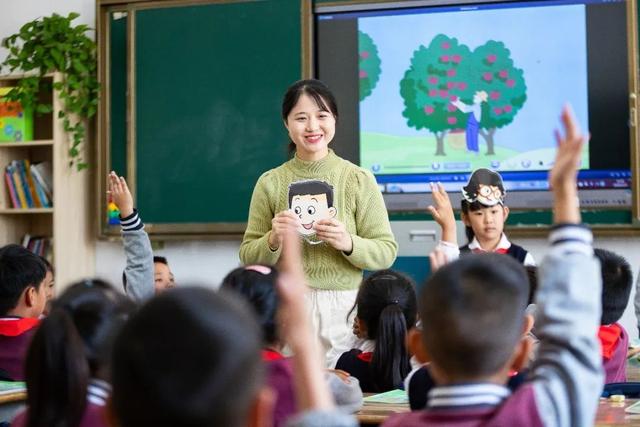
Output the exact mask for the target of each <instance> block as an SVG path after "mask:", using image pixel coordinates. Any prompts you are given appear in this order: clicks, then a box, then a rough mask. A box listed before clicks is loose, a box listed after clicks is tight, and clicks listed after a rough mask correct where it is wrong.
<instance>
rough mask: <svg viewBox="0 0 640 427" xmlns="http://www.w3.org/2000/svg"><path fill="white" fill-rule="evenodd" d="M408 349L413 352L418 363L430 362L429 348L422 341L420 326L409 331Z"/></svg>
mask: <svg viewBox="0 0 640 427" xmlns="http://www.w3.org/2000/svg"><path fill="white" fill-rule="evenodd" d="M407 350H408V351H409V353H410V354H412V355H413V356H414V357H415V358H416V360H417V361H418V363H420V364H421V365H424V364H425V363H427V362H429V357H428V356H427V350H426V349H425V348H424V344H423V343H422V332H421V331H420V330H418V328H411V329H409V332H408V333H407Z"/></svg>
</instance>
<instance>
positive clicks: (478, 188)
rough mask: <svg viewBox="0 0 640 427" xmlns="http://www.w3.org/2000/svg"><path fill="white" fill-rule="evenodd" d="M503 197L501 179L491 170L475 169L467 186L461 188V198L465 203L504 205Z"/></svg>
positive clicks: (504, 193) (504, 192) (503, 191)
mask: <svg viewBox="0 0 640 427" xmlns="http://www.w3.org/2000/svg"><path fill="white" fill-rule="evenodd" d="M505 195H506V191H505V189H504V184H503V183H502V177H501V176H500V174H499V173H498V172H495V171H492V170H491V169H484V168H481V169H476V170H475V171H474V172H473V173H472V174H471V177H470V178H469V182H468V183H467V185H465V186H464V187H462V197H464V199H465V200H466V201H467V202H469V203H475V202H480V203H481V204H482V205H484V206H495V205H497V204H501V205H502V204H504V197H505Z"/></svg>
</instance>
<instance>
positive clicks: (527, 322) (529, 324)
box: [522, 314, 535, 336]
mask: <svg viewBox="0 0 640 427" xmlns="http://www.w3.org/2000/svg"><path fill="white" fill-rule="evenodd" d="M534 323H535V319H534V318H533V316H532V315H530V314H525V315H524V327H523V331H522V335H523V336H527V334H529V332H531V329H533V325H534Z"/></svg>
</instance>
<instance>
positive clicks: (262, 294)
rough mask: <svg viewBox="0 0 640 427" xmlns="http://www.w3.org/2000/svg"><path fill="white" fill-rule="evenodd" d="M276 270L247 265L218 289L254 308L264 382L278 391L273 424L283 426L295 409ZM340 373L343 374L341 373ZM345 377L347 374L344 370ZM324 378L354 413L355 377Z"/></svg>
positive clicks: (344, 407) (358, 392)
mask: <svg viewBox="0 0 640 427" xmlns="http://www.w3.org/2000/svg"><path fill="white" fill-rule="evenodd" d="M277 279H278V271H277V270H276V269H275V268H273V267H270V266H266V265H248V266H245V267H239V268H236V269H235V270H232V271H231V272H230V273H229V274H227V276H226V277H225V278H224V279H223V281H222V286H221V287H220V289H221V291H224V292H230V293H234V294H236V295H239V296H241V297H242V298H243V299H244V300H246V301H247V302H248V303H249V304H250V305H251V307H252V308H253V310H254V312H255V314H256V315H257V319H258V323H259V324H260V327H261V329H262V351H261V353H262V360H263V361H264V362H265V364H266V383H267V384H268V385H269V386H270V387H271V388H272V389H273V390H274V391H276V392H277V395H276V402H275V408H274V413H273V418H274V426H275V427H277V426H283V425H284V424H285V422H286V420H287V419H288V418H289V417H290V416H291V415H292V414H294V413H295V412H296V398H295V393H294V389H293V371H292V361H291V358H289V357H286V356H285V355H284V354H283V350H284V348H285V347H286V342H285V341H284V339H283V338H282V336H281V334H280V327H279V324H278V318H277V311H278V306H279V298H278V295H277ZM341 375H342V374H341ZM344 375H346V376H347V377H348V374H346V373H344ZM325 377H326V380H327V382H328V384H329V387H330V388H331V391H332V394H333V397H334V400H335V401H336V404H337V405H338V406H339V408H340V409H341V410H344V411H349V412H356V411H357V410H358V409H360V407H361V406H362V391H361V390H360V385H359V383H358V380H357V379H356V378H351V377H348V378H345V379H344V380H342V379H341V377H340V376H339V375H338V374H337V373H335V371H330V372H327V374H326V376H325Z"/></svg>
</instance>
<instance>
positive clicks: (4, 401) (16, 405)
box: [0, 391, 27, 422]
mask: <svg viewBox="0 0 640 427" xmlns="http://www.w3.org/2000/svg"><path fill="white" fill-rule="evenodd" d="M26 401H27V392H26V391H17V392H15V393H7V394H2V395H0V422H3V421H7V422H10V421H11V420H12V419H13V417H14V416H15V415H16V414H17V413H18V412H19V411H20V410H22V408H23V407H24V405H25V402H26Z"/></svg>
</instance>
